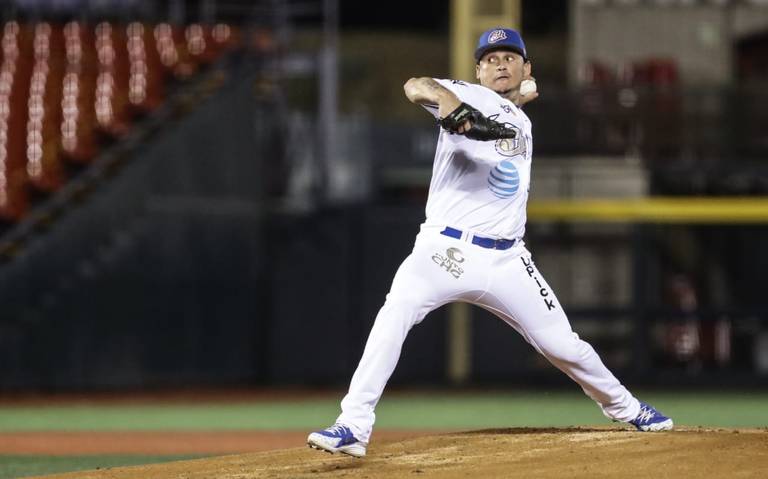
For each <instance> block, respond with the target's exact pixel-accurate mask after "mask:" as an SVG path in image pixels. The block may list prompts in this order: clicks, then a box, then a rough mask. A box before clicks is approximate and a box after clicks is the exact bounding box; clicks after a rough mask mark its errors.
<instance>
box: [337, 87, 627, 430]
mask: <svg viewBox="0 0 768 479" xmlns="http://www.w3.org/2000/svg"><path fill="white" fill-rule="evenodd" d="M437 81H438V82H439V83H440V84H441V85H443V86H444V87H445V88H447V89H449V90H451V91H452V92H454V93H455V94H456V96H458V97H459V99H460V100H461V101H463V102H465V103H467V104H469V105H472V106H473V107H475V108H476V109H478V110H480V111H481V112H482V113H483V115H485V116H487V117H490V118H495V119H496V120H497V121H500V122H505V123H508V124H511V125H513V126H514V128H515V129H516V131H517V136H516V138H514V139H510V140H507V139H504V140H497V141H475V140H470V139H468V138H466V137H465V136H463V135H453V134H450V133H448V132H447V131H445V130H443V129H441V130H440V136H439V138H438V142H437V150H436V152H435V162H434V167H433V171H432V181H431V184H430V187H429V199H428V200H427V208H426V220H425V222H424V223H423V224H422V225H421V230H420V232H419V234H418V235H417V237H416V242H415V244H414V247H413V252H412V253H411V254H410V255H409V256H408V257H407V258H406V259H405V261H404V262H403V264H402V265H400V268H399V269H398V271H397V274H395V278H394V280H393V281H392V287H391V289H390V292H389V294H388V295H387V298H386V302H385V303H384V306H383V307H382V308H381V310H380V311H379V314H378V316H377V317H376V321H375V323H374V325H373V328H372V329H371V333H370V336H369V337H368V341H367V343H366V345H365V351H364V353H363V357H362V359H361V360H360V364H359V365H358V367H357V370H356V371H355V374H354V375H353V376H352V381H351V384H350V388H349V393H348V394H347V395H346V396H345V397H344V399H343V400H342V402H341V409H342V413H341V415H340V416H339V418H338V419H337V422H339V423H342V424H346V425H347V426H349V427H350V429H351V430H352V432H353V433H354V435H355V437H356V438H357V439H358V440H360V441H363V442H366V443H367V442H368V441H369V438H370V435H371V431H372V429H373V423H374V421H375V414H374V409H375V407H376V404H377V403H378V401H379V399H380V398H381V394H382V392H383V391H384V386H385V385H386V383H387V381H388V380H389V377H390V376H391V375H392V372H393V371H394V369H395V366H396V365H397V361H398V359H399V357H400V350H401V348H402V345H403V342H404V341H405V337H406V335H407V334H408V331H410V329H411V328H412V327H413V326H414V325H416V324H418V323H420V322H421V321H422V320H423V319H424V317H425V316H426V315H427V313H429V312H430V311H432V310H434V309H436V308H438V307H440V306H442V305H444V304H446V303H450V302H454V301H463V302H467V303H471V304H475V305H477V306H480V307H482V308H485V309H486V310H488V311H491V312H492V313H494V314H496V315H497V316H498V317H500V318H501V319H502V320H504V321H505V322H507V323H508V324H509V325H510V326H512V327H513V328H514V329H515V330H516V331H517V332H519V333H520V334H521V335H522V336H523V337H524V338H525V339H526V341H528V343H530V344H531V345H532V346H533V347H534V348H535V349H536V350H537V351H538V352H539V353H541V354H543V355H544V356H545V357H546V358H547V359H548V360H549V361H550V362H551V363H552V364H554V365H555V366H556V367H558V368H559V369H560V370H562V371H563V372H565V373H566V374H567V375H568V376H570V377H571V378H572V379H573V380H574V381H576V382H577V383H578V384H579V385H580V386H581V387H582V389H583V390H584V392H585V393H586V394H587V395H588V396H589V397H591V398H592V399H594V400H595V401H596V402H597V403H598V405H599V406H600V407H601V409H602V411H603V413H604V414H605V415H606V416H607V417H609V418H611V419H616V420H619V421H629V420H632V419H634V418H635V417H636V416H637V414H638V412H639V410H640V404H639V402H638V400H637V399H635V397H634V396H632V394H630V392H629V391H628V390H627V389H626V388H625V387H624V386H622V385H621V383H620V382H619V381H618V380H617V379H616V377H614V375H613V374H611V372H610V371H609V370H608V369H607V368H606V367H605V365H603V363H602V361H601V360H600V358H599V357H598V355H597V353H595V350H594V349H592V347H591V346H590V345H589V344H588V343H586V342H584V341H582V340H581V339H579V337H578V335H577V334H576V333H574V332H573V331H572V330H571V325H570V323H569V322H568V318H567V317H566V315H565V313H564V312H563V310H562V307H561V306H560V303H559V302H558V300H557V298H556V297H555V294H554V292H553V291H552V289H551V288H550V287H549V285H548V284H547V282H546V281H545V280H544V277H543V276H542V275H541V273H539V271H538V270H537V268H536V265H535V264H534V263H533V260H532V259H531V253H530V252H529V251H528V250H527V249H526V248H525V246H524V243H523V241H522V237H523V234H524V232H525V221H526V211H525V209H526V203H527V201H528V190H529V186H530V178H531V151H532V136H531V122H530V120H529V119H528V117H527V116H526V115H525V113H523V111H522V110H521V109H520V108H518V107H517V106H515V105H514V104H513V103H512V102H511V101H509V100H507V99H505V98H503V97H501V96H499V95H498V94H497V93H496V92H494V91H493V90H490V89H488V88H486V87H484V86H481V85H476V84H468V83H464V82H460V81H452V80H437ZM425 108H427V110H429V111H430V112H431V113H432V114H433V115H435V116H437V107H430V106H425ZM496 115H498V116H496ZM478 243H479V244H478Z"/></svg>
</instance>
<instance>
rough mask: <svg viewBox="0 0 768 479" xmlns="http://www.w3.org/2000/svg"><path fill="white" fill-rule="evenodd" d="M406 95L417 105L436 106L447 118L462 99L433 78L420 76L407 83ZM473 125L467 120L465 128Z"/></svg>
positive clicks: (439, 114) (404, 86) (405, 87)
mask: <svg viewBox="0 0 768 479" xmlns="http://www.w3.org/2000/svg"><path fill="white" fill-rule="evenodd" d="M403 89H404V90H405V96H406V97H408V99H409V100H410V101H411V103H415V104H417V105H424V106H436V107H437V109H438V116H439V117H440V118H445V117H446V116H448V115H449V114H450V113H451V112H452V111H454V110H455V109H456V108H458V107H459V105H461V100H459V97H457V96H456V94H455V93H453V92H452V91H451V90H449V89H447V88H445V87H444V86H443V85H441V84H439V83H438V82H436V81H435V80H434V79H433V78H429V77H420V78H411V79H410V80H408V81H407V82H405V85H403ZM470 127H471V124H470V122H469V121H467V122H466V124H465V126H464V129H465V130H468V129H469V128H470Z"/></svg>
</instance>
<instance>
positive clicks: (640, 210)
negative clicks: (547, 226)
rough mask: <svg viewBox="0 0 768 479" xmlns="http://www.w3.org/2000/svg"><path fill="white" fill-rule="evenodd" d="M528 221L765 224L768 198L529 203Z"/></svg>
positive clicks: (587, 200) (590, 200)
mask: <svg viewBox="0 0 768 479" xmlns="http://www.w3.org/2000/svg"><path fill="white" fill-rule="evenodd" d="M528 219H529V220H531V221H566V222H598V223H685V224H691V223H699V224H705V223H706V224H718V223H720V224H723V223H731V224H739V223H768V197H731V198H697V197H687V198H668V197H655V198H640V199H635V198H633V199H571V200H538V201H537V200H531V201H530V202H529V203H528Z"/></svg>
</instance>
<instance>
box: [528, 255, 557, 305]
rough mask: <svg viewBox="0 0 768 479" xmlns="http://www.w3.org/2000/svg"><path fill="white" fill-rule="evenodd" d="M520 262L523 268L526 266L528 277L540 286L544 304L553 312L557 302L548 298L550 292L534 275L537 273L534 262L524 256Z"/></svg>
mask: <svg viewBox="0 0 768 479" xmlns="http://www.w3.org/2000/svg"><path fill="white" fill-rule="evenodd" d="M520 260H521V261H522V262H523V266H525V272H526V273H528V277H529V278H533V280H534V281H536V284H537V285H538V286H539V295H541V298H542V299H543V300H544V304H545V305H547V311H552V310H553V309H555V300H554V299H547V296H549V291H548V290H547V288H546V287H544V286H543V285H542V284H541V281H539V278H538V277H536V276H534V275H533V274H534V273H535V272H536V269H534V267H533V260H532V259H530V258H528V259H526V258H525V257H524V256H521V257H520Z"/></svg>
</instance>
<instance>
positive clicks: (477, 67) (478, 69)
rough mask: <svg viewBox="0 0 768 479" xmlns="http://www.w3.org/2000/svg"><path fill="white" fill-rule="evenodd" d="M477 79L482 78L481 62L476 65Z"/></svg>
mask: <svg viewBox="0 0 768 479" xmlns="http://www.w3.org/2000/svg"><path fill="white" fill-rule="evenodd" d="M475 79H477V80H479V79H480V64H479V63H478V64H477V65H475Z"/></svg>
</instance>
